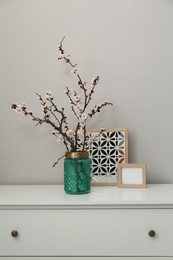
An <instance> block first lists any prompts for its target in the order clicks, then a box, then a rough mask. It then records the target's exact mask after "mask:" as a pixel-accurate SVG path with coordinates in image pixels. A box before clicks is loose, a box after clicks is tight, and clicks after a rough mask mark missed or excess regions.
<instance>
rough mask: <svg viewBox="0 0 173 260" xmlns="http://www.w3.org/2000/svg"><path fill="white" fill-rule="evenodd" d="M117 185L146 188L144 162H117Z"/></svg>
mask: <svg viewBox="0 0 173 260" xmlns="http://www.w3.org/2000/svg"><path fill="white" fill-rule="evenodd" d="M118 187H120V188H146V166H145V164H141V163H140V164H134V163H129V164H128V163H127V164H119V165H118Z"/></svg>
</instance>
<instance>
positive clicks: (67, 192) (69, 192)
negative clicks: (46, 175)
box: [64, 190, 90, 195]
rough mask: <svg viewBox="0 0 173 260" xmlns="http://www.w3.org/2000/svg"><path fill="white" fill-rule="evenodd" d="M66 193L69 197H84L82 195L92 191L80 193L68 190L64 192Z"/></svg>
mask: <svg viewBox="0 0 173 260" xmlns="http://www.w3.org/2000/svg"><path fill="white" fill-rule="evenodd" d="M64 191H65V193H66V194H69V195H82V194H87V193H90V190H89V191H78V192H73V191H66V190H64Z"/></svg>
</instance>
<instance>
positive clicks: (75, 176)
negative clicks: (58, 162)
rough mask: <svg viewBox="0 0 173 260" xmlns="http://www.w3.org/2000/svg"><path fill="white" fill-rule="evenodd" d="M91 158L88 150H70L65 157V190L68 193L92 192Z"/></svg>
mask: <svg viewBox="0 0 173 260" xmlns="http://www.w3.org/2000/svg"><path fill="white" fill-rule="evenodd" d="M90 186H91V159H90V158H89V155H88V152H86V151H83V152H70V153H67V154H66V158H65V159H64V191H65V192H66V193H68V194H85V193H88V192H90Z"/></svg>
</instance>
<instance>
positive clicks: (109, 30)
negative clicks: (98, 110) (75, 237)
mask: <svg viewBox="0 0 173 260" xmlns="http://www.w3.org/2000/svg"><path fill="white" fill-rule="evenodd" d="M64 35H65V36H66V40H65V42H64V46H65V49H66V51H67V52H68V53H70V54H71V55H72V58H73V60H74V62H77V63H78V67H79V68H80V72H81V75H82V76H83V78H84V79H85V80H86V81H88V82H90V80H91V78H92V77H93V76H95V75H97V74H98V75H100V77H101V84H100V85H99V87H98V89H97V91H96V92H95V101H93V104H94V103H95V102H101V101H102V100H105V99H106V100H109V101H111V102H113V103H114V107H110V108H107V109H106V110H105V111H104V112H103V113H102V115H101V117H100V115H99V116H98V117H96V118H95V120H93V121H90V122H89V127H109V128H111V127H128V128H129V161H130V162H134V163H135V162H145V163H146V165H147V174H148V182H150V183H154V182H155V183H168V182H169V183H171V182H173V172H172V170H171V168H172V167H171V166H172V157H173V153H172V146H173V134H172V133H173V119H172V111H173V90H172V89H173V1H171V0H1V1H0V37H1V40H0V72H1V76H0V87H1V93H0V123H1V124H0V129H1V135H0V151H1V155H0V183H1V184H14V183H17V184H22V183H26V184H30V183H34V184H41V183H47V184H48V183H58V182H62V181H63V162H61V163H60V164H59V166H58V167H57V168H54V169H52V168H51V165H52V164H53V162H54V161H56V159H57V158H58V156H60V155H62V154H63V153H64V150H63V148H61V147H59V146H58V145H57V143H56V141H55V139H54V138H53V136H51V129H49V128H48V127H47V126H45V127H37V128H36V127H33V122H32V121H30V120H29V119H27V118H23V117H21V116H18V115H16V114H15V113H14V112H13V111H11V110H10V106H9V103H11V102H17V103H22V102H26V103H27V104H28V106H29V107H30V108H31V110H33V111H35V112H36V113H38V114H39V113H40V106H39V102H38V100H37V97H36V95H35V92H39V93H40V94H44V93H45V91H46V90H49V89H51V90H52V91H54V92H55V93H56V96H57V102H58V104H59V105H60V106H61V105H64V103H65V102H66V99H65V95H64V89H65V86H66V85H68V86H69V87H70V86H71V81H70V76H69V74H70V73H69V70H68V68H67V67H66V66H65V65H64V64H62V63H60V62H58V61H57V56H58V53H57V47H58V44H59V41H60V40H61V38H62V37H63V36H64ZM65 104H66V103H65Z"/></svg>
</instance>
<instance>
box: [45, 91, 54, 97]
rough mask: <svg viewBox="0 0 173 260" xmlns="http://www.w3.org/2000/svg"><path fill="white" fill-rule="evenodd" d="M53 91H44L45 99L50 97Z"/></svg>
mask: <svg viewBox="0 0 173 260" xmlns="http://www.w3.org/2000/svg"><path fill="white" fill-rule="evenodd" d="M52 98H53V93H52V91H51V90H48V91H46V95H45V99H52Z"/></svg>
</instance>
